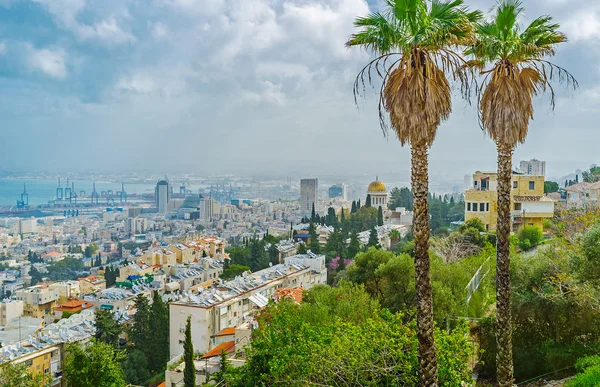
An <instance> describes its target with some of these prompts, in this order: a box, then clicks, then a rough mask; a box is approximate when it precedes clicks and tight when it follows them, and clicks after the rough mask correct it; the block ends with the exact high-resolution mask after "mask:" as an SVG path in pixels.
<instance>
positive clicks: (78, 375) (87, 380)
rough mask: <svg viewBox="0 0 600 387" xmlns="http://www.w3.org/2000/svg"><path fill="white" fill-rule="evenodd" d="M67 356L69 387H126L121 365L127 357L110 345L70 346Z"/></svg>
mask: <svg viewBox="0 0 600 387" xmlns="http://www.w3.org/2000/svg"><path fill="white" fill-rule="evenodd" d="M66 354H67V355H66V357H65V363H64V367H63V369H64V375H65V376H64V377H65V380H66V384H67V387H79V386H97V387H124V386H125V377H124V374H123V370H122V369H121V365H120V362H121V361H123V360H124V359H125V356H124V354H123V353H122V352H120V351H118V350H115V349H114V348H113V346H111V345H110V344H106V343H102V342H93V343H91V344H89V345H86V346H82V345H80V344H69V345H68V346H67V349H66Z"/></svg>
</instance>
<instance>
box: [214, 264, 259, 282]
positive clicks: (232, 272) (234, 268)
mask: <svg viewBox="0 0 600 387" xmlns="http://www.w3.org/2000/svg"><path fill="white" fill-rule="evenodd" d="M245 271H252V270H251V268H250V266H242V265H237V264H235V263H232V264H230V265H229V267H228V268H227V269H224V270H223V273H221V275H220V276H219V278H222V279H224V280H229V279H233V278H235V277H236V276H238V275H241V274H242V273H243V272H245Z"/></svg>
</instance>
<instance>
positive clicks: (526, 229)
mask: <svg viewBox="0 0 600 387" xmlns="http://www.w3.org/2000/svg"><path fill="white" fill-rule="evenodd" d="M518 239H519V247H520V248H521V249H522V250H529V249H530V248H532V247H534V246H535V245H537V244H538V243H540V242H541V240H542V230H541V229H540V228H539V227H536V226H523V227H521V229H520V230H519V234H518Z"/></svg>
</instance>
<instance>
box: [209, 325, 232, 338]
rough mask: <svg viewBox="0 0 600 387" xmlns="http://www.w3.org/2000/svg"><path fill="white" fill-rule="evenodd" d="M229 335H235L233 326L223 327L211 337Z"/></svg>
mask: <svg viewBox="0 0 600 387" xmlns="http://www.w3.org/2000/svg"><path fill="white" fill-rule="evenodd" d="M231 335H235V327H232V328H225V329H223V330H222V331H220V332H217V334H216V335H214V336H213V337H219V336H231Z"/></svg>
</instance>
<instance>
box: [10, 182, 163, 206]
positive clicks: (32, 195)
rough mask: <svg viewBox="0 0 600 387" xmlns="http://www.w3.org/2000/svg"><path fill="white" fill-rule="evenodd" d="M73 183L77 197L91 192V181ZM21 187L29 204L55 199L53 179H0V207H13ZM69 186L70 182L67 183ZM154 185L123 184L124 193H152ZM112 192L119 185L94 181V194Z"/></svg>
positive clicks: (119, 188) (18, 197)
mask: <svg viewBox="0 0 600 387" xmlns="http://www.w3.org/2000/svg"><path fill="white" fill-rule="evenodd" d="M72 182H73V183H75V192H77V194H78V195H79V194H80V192H81V191H85V192H86V194H87V195H89V194H90V193H91V192H92V189H93V184H94V182H92V181H86V180H73V181H72ZM65 184H66V181H63V182H62V188H65ZM23 185H25V186H26V187H27V193H28V194H29V204H30V205H38V204H47V203H48V202H49V201H51V200H54V198H55V197H56V188H57V186H58V183H57V181H56V180H54V179H52V180H51V179H0V206H14V205H16V204H17V200H19V199H20V197H21V193H22V192H23ZM69 185H71V181H70V182H69ZM154 187H155V185H154V184H149V183H148V184H144V183H131V184H127V183H126V184H125V192H127V193H128V194H144V193H153V192H154ZM108 190H112V191H113V192H114V193H115V195H116V193H117V192H118V191H120V190H121V183H117V182H101V181H100V182H99V181H96V192H98V193H100V192H101V191H108Z"/></svg>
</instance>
